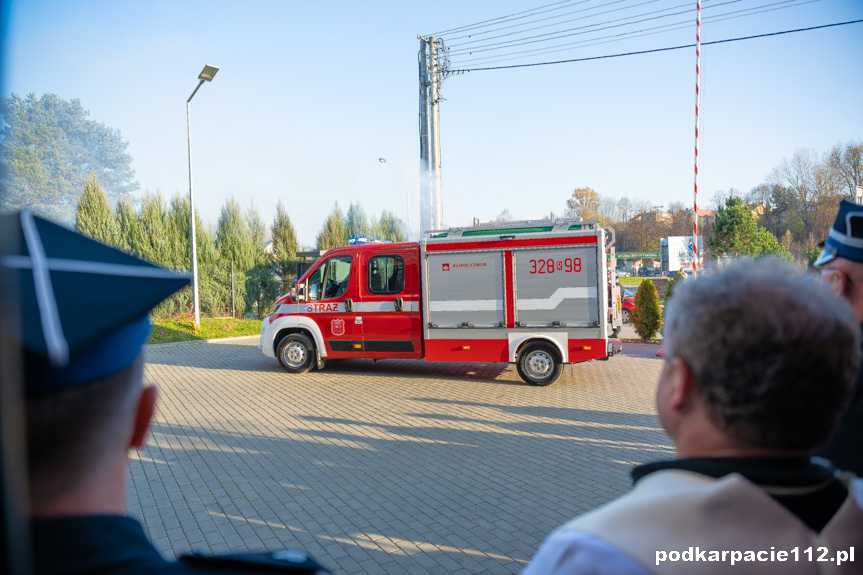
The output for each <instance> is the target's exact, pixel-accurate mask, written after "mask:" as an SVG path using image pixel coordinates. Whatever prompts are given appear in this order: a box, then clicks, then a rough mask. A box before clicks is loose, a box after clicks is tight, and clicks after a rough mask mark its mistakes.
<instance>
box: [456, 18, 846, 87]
mask: <svg viewBox="0 0 863 575" xmlns="http://www.w3.org/2000/svg"><path fill="white" fill-rule="evenodd" d="M860 22H863V19H861V20H851V21H849V22H837V23H835V24H825V25H823V26H812V27H811V28H798V29H796V30H783V31H782V32H771V33H768V34H758V35H755V36H744V37H741V38H729V39H726V40H714V41H712V42H702V43H701V45H702V46H709V45H711V44H725V43H728V42H739V41H741V40H754V39H756V38H766V37H768V36H781V35H782V34H793V33H795V32H808V31H810V30H820V29H822V28H833V27H835V26H846V25H848V24H859V23H860ZM694 46H695V44H686V45H684V46H671V47H668V48H655V49H653V50H639V51H637V52H625V53H622V54H607V55H605V56H591V57H587V58H576V59H573V60H557V61H555V62H536V63H533V64H512V65H510V66H494V67H488V68H469V69H464V70H451V71H450V72H451V73H453V74H456V73H463V72H482V71H486V70H506V69H509V68H531V67H534V66H549V65H552V64H570V63H573V62H587V61H588V60H604V59H607V58H621V57H623V56H636V55H639V54H652V53H655V52H668V51H671V50H682V49H684V48H692V47H694Z"/></svg>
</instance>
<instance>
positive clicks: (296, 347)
mask: <svg viewBox="0 0 863 575" xmlns="http://www.w3.org/2000/svg"><path fill="white" fill-rule="evenodd" d="M276 357H277V358H279V363H280V364H282V367H283V368H284V370H285V371H287V372H288V373H305V372H307V371H309V370H310V369H312V367H313V366H314V365H315V344H313V343H312V342H311V340H310V339H309V338H308V337H306V336H304V335H303V334H301V333H292V334H290V335H286V336H285V337H283V338H282V340H281V341H280V342H279V347H278V349H277V350H276Z"/></svg>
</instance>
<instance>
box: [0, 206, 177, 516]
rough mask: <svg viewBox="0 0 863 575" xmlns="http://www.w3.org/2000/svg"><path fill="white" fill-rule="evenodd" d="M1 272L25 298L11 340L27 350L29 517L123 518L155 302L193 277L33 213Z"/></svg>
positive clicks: (148, 400)
mask: <svg viewBox="0 0 863 575" xmlns="http://www.w3.org/2000/svg"><path fill="white" fill-rule="evenodd" d="M0 218H2V221H0V226H3V227H4V228H6V229H7V230H9V229H13V230H15V232H13V234H14V233H17V241H16V242H14V243H15V248H14V249H13V250H11V251H10V250H9V249H8V246H4V248H7V249H4V253H3V254H2V258H0V267H2V268H3V271H4V272H5V273H6V275H7V277H8V276H9V274H12V275H13V277H14V280H15V281H14V283H13V284H12V285H11V287H12V288H13V289H12V290H11V291H13V292H17V294H15V299H16V301H17V302H18V303H19V304H20V305H19V306H18V309H19V310H20V313H19V317H18V320H19V321H17V322H15V325H14V326H13V325H11V324H10V323H8V322H4V325H3V329H4V332H5V333H4V337H7V338H8V339H11V340H12V341H17V342H19V344H20V347H21V350H22V354H21V355H22V357H23V360H22V361H21V366H22V369H21V373H22V377H21V379H22V380H23V386H22V388H23V389H22V392H23V396H24V398H25V400H24V402H23V403H24V412H25V418H24V419H25V421H26V429H25V432H26V459H27V471H28V478H29V481H28V484H29V489H30V514H31V515H33V516H58V515H85V514H113V513H119V514H122V513H123V512H124V508H125V494H126V489H125V482H126V473H127V459H128V450H129V449H130V448H138V447H142V446H143V444H144V440H145V437H146V433H147V429H148V427H149V423H150V420H151V418H152V415H153V411H154V406H155V400H156V390H155V388H152V387H144V386H143V383H142V380H143V378H142V374H143V361H142V358H141V351H142V348H143V345H144V343H145V342H146V340H147V337H148V335H149V330H150V324H149V320H148V317H147V314H148V312H149V311H150V309H151V308H152V307H153V306H154V305H156V304H157V303H158V302H160V301H161V300H162V299H164V298H165V297H167V296H169V295H171V294H172V293H173V292H175V291H176V290H178V289H180V288H182V287H183V286H185V285H186V284H187V283H188V278H186V277H184V276H182V275H179V274H176V273H173V272H170V271H167V270H164V269H161V268H159V267H156V266H153V265H151V264H149V263H147V262H145V261H143V260H140V259H138V258H135V257H133V256H130V255H128V254H125V253H123V252H120V251H118V250H115V249H113V248H110V247H108V246H106V245H103V244H101V243H99V242H96V241H94V240H91V239H89V238H86V237H84V236H82V235H80V234H77V233H75V232H72V231H70V230H67V229H66V228H63V227H61V226H58V225H56V224H53V223H51V222H48V221H46V220H43V219H40V218H38V217H35V216H33V215H32V214H31V213H30V212H29V211H23V212H20V213H18V214H11V215H5V216H2V217H0Z"/></svg>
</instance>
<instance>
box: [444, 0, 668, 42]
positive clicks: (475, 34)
mask: <svg viewBox="0 0 863 575" xmlns="http://www.w3.org/2000/svg"><path fill="white" fill-rule="evenodd" d="M627 1H628V0H615V1H614V2H609V3H608V4H605V5H604V6H611V5H612V4H620V3H621V2H627ZM656 2H659V0H648V1H647V2H642V3H641V4H633V5H631V6H623V7H622V8H615V9H614V10H609V11H608V12H615V11H619V10H627V9H629V8H635V7H637V6H644V5H645V4H655V3H656ZM602 7H603V6H593V7H591V8H582V9H581V10H573V11H572V12H567V13H565V14H556V15H554V16H546V17H545V18H540V19H539V20H534V21H533V22H521V23H519V24H512V25H511V26H503V27H501V28H494V29H492V30H486V31H484V32H473V33H471V34H465V35H464V36H456V37H455V38H448V41H452V40H461V39H462V38H471V37H473V36H482V35H483V34H493V33H495V32H500V31H501V30H509V29H510V28H518V27H519V26H530V25H531V24H536V23H538V22H545V21H546V20H554V19H555V18H561V17H563V16H569V15H570V14H579V13H581V12H587V11H588V10H596V9H597V8H602ZM606 13H607V12H606ZM586 17H587V18H589V16H586ZM566 22H572V20H566V21H564V22H561V24H564V23H566ZM546 26H556V24H546ZM542 27H543V26H540V28H542ZM538 29H539V28H531V29H529V30H538ZM529 30H524V31H525V32H528V31H529ZM515 33H516V34H518V32H515ZM487 39H488V38H487ZM479 41H480V40H477V42H479Z"/></svg>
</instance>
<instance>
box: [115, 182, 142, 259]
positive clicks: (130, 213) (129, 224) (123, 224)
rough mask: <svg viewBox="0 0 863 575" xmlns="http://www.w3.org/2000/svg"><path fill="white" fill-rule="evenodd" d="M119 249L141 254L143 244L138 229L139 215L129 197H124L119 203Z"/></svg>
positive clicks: (117, 215) (117, 217)
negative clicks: (141, 244) (139, 248)
mask: <svg viewBox="0 0 863 575" xmlns="http://www.w3.org/2000/svg"><path fill="white" fill-rule="evenodd" d="M116 221H117V247H118V248H120V249H121V250H125V251H127V252H132V253H136V254H137V253H139V252H138V246H139V245H140V243H141V240H140V230H139V229H138V214H137V213H136V212H135V206H133V205H132V200H130V199H129V197H128V196H123V197H122V198H120V201H118V202H117V210H116Z"/></svg>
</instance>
